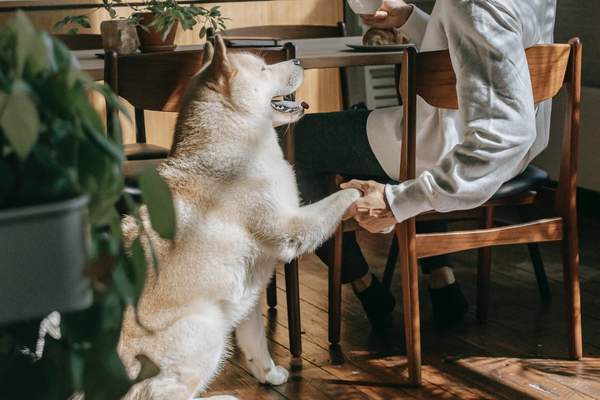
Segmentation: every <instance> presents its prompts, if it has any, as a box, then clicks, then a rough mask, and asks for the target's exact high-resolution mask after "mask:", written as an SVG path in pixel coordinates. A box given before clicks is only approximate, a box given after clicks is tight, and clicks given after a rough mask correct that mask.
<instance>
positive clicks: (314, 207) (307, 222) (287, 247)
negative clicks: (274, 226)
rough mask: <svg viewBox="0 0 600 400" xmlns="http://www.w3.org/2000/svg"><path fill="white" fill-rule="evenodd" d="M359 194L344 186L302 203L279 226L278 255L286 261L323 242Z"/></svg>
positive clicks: (311, 249)
mask: <svg viewBox="0 0 600 400" xmlns="http://www.w3.org/2000/svg"><path fill="white" fill-rule="evenodd" d="M360 196H361V194H360V192H359V191H358V190H356V189H345V190H340V191H339V192H336V193H334V194H332V195H330V196H328V197H326V198H324V199H323V200H321V201H318V202H316V203H313V204H311V205H308V206H305V207H301V208H300V209H299V210H298V213H297V214H295V215H293V216H292V217H290V218H289V219H288V221H286V223H284V224H283V225H282V226H281V229H282V230H283V232H280V235H281V238H282V243H281V244H280V259H281V260H282V261H286V262H289V261H291V260H293V259H295V258H297V257H299V256H301V255H302V254H304V253H308V252H312V251H314V250H315V249H316V248H317V247H319V246H320V245H321V244H323V242H325V240H327V239H328V238H329V237H330V236H331V235H332V234H333V232H334V230H335V228H336V227H337V226H338V224H339V223H340V222H341V220H342V217H343V215H344V213H345V212H346V211H347V210H348V208H350V206H351V205H352V204H353V203H354V202H355V201H356V200H358V199H359V198H360Z"/></svg>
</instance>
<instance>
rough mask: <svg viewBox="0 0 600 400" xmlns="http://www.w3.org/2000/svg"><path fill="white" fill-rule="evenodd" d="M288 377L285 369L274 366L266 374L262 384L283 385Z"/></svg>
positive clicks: (288, 374)
mask: <svg viewBox="0 0 600 400" xmlns="http://www.w3.org/2000/svg"><path fill="white" fill-rule="evenodd" d="M289 377H290V373H289V372H288V370H287V369H285V368H284V367H282V366H280V365H275V366H274V367H273V368H271V369H270V370H269V372H267V376H266V377H265V382H264V383H266V384H268V385H273V386H277V385H283V384H284V383H286V382H287V381H288V378H289Z"/></svg>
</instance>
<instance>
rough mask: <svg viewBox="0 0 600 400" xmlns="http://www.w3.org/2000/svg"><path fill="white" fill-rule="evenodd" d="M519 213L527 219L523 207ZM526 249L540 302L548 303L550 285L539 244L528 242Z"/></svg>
mask: <svg viewBox="0 0 600 400" xmlns="http://www.w3.org/2000/svg"><path fill="white" fill-rule="evenodd" d="M519 215H520V217H521V220H522V221H528V220H529V218H528V216H527V214H526V212H525V211H524V210H523V209H520V210H519ZM527 250H528V251H529V258H530V259H531V264H532V265H533V272H534V273H535V280H536V282H537V285H538V289H539V291H540V297H541V299H542V303H544V304H548V303H550V301H551V300H552V293H551V292H550V285H549V284H548V277H547V276H546V269H545V268H544V260H543V259H542V253H541V252H540V246H539V245H538V244H537V243H529V244H528V245H527Z"/></svg>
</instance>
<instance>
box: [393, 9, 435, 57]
mask: <svg viewBox="0 0 600 400" xmlns="http://www.w3.org/2000/svg"><path fill="white" fill-rule="evenodd" d="M429 19H430V16H429V14H427V13H426V12H425V11H423V10H421V9H420V8H419V7H417V6H415V5H413V6H412V12H411V13H410V16H409V17H408V19H407V20H406V22H405V23H404V25H402V26H401V27H399V28H398V29H399V30H400V31H401V32H402V33H403V34H404V35H405V36H407V37H408V39H409V40H410V41H411V42H412V43H414V44H415V45H416V46H417V48H420V47H421V43H422V42H423V37H424V36H425V31H426V30H427V24H428V23H429Z"/></svg>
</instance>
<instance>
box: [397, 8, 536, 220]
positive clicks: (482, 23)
mask: <svg viewBox="0 0 600 400" xmlns="http://www.w3.org/2000/svg"><path fill="white" fill-rule="evenodd" d="M493 4H494V2H492V1H483V0H470V1H468V0H462V1H444V2H440V3H439V6H441V7H443V9H441V10H440V16H441V18H442V24H443V27H444V30H445V32H446V35H447V38H448V46H449V51H450V56H451V58H452V65H453V67H454V70H455V72H456V76H457V94H458V100H459V110H460V111H459V112H460V113H461V118H463V119H464V122H465V126H466V130H465V132H464V133H463V141H462V143H460V144H458V145H456V146H455V147H454V148H453V149H452V150H451V151H450V152H449V153H448V154H447V155H446V156H445V157H443V158H442V159H441V161H440V162H439V163H438V164H437V165H436V166H435V167H434V168H431V169H429V170H425V171H424V172H422V173H421V174H420V175H419V176H418V177H417V179H415V180H410V181H406V182H403V183H401V184H400V185H388V186H387V187H386V197H387V200H388V203H389V204H390V207H391V209H392V212H393V213H394V215H395V217H396V219H397V220H398V221H399V222H402V221H404V220H406V219H408V218H411V217H414V216H416V215H418V214H420V213H423V212H425V211H429V210H436V211H439V212H449V211H454V210H461V209H470V208H475V207H477V206H479V205H481V204H483V203H484V202H485V201H487V200H488V199H490V198H491V197H492V196H493V194H494V193H495V192H496V191H497V190H498V189H499V188H500V186H501V185H502V184H503V183H504V182H506V181H508V180H510V179H511V178H513V177H514V176H516V175H517V174H519V173H520V172H521V171H522V170H523V168H524V167H525V166H526V162H527V154H528V152H529V149H530V148H531V145H532V144H533V141H534V140H535V136H536V126H535V105H534V102H533V94H532V90H531V80H530V76H529V69H528V64H527V58H526V55H525V50H524V48H523V41H522V33H521V25H520V23H519V21H518V20H517V19H516V18H514V16H512V15H511V14H510V13H509V11H508V10H507V9H505V8H499V7H498V6H495V5H493ZM440 134H443V132H440Z"/></svg>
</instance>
